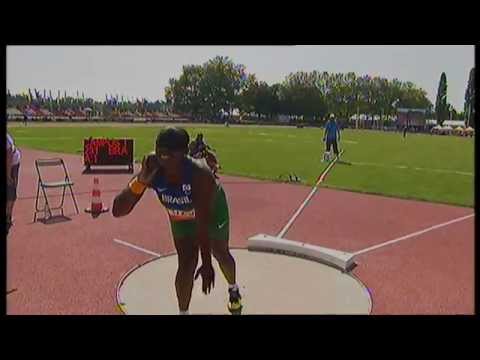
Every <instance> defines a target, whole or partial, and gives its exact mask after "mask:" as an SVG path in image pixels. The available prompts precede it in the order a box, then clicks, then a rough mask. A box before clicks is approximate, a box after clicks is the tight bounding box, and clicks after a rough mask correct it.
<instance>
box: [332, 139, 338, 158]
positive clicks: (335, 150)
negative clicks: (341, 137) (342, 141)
mask: <svg viewBox="0 0 480 360" xmlns="http://www.w3.org/2000/svg"><path fill="white" fill-rule="evenodd" d="M333 152H334V153H335V155H336V156H338V144H337V140H335V141H334V142H333Z"/></svg>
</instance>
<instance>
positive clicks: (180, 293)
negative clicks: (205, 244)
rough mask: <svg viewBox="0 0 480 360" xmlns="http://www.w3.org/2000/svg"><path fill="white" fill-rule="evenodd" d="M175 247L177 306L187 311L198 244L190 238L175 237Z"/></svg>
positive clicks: (195, 266) (196, 261)
mask: <svg viewBox="0 0 480 360" xmlns="http://www.w3.org/2000/svg"><path fill="white" fill-rule="evenodd" d="M174 242H175V248H176V249H177V254H178V269H177V275H176V277H175V289H176V291H177V299H178V308H179V309H180V311H181V312H185V311H188V307H189V305H190V299H191V297H192V289H193V276H194V275H195V269H196V268H197V263H198V246H197V245H195V242H194V241H193V239H192V238H175V237H174Z"/></svg>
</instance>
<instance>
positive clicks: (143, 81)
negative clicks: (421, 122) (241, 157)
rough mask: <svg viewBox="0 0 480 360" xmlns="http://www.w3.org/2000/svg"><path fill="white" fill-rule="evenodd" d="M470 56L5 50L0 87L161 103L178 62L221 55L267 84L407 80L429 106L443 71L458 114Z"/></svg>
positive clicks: (382, 50)
mask: <svg viewBox="0 0 480 360" xmlns="http://www.w3.org/2000/svg"><path fill="white" fill-rule="evenodd" d="M474 51H475V50H474V46H473V45H328V46H327V45H301V46H260V45H259V46H38V45H36V46H7V89H9V90H10V91H11V92H12V93H20V92H22V91H26V90H27V89H28V88H31V89H32V92H33V89H34V88H36V89H38V90H41V91H43V89H47V92H48V90H52V95H53V96H54V97H55V96H56V94H57V91H58V90H60V91H61V93H62V94H63V93H64V91H65V90H66V91H67V94H69V95H75V94H76V92H77V90H78V91H79V92H80V94H81V93H82V92H84V93H85V96H86V97H91V98H94V99H96V100H105V94H109V95H116V94H118V95H124V96H125V97H127V96H128V97H129V98H136V97H144V98H146V99H148V100H150V101H151V100H156V99H161V100H163V99H164V89H165V87H166V86H167V85H168V80H169V78H171V77H175V78H178V76H179V75H180V74H181V71H182V66H183V65H187V64H202V63H204V62H206V61H208V60H209V59H211V58H213V57H215V56H217V55H221V56H229V57H230V58H231V59H232V60H233V61H234V62H235V63H240V64H243V65H245V66H246V69H247V73H255V74H256V75H257V78H258V79H259V80H262V81H266V82H267V83H269V84H273V83H276V82H281V81H283V80H284V78H285V76H287V75H288V74H289V73H292V72H296V71H313V70H317V71H328V72H350V71H351V72H355V73H356V74H357V75H366V74H369V75H372V76H375V75H376V76H381V77H385V78H388V79H394V78H398V79H399V80H401V81H411V82H413V83H414V84H416V85H417V86H419V87H421V88H423V89H424V90H426V91H427V93H428V97H429V98H430V100H431V101H432V103H433V104H435V98H436V95H437V89H438V83H439V80H440V75H441V73H442V72H445V73H446V75H447V82H448V101H449V102H450V103H451V104H452V105H453V106H454V107H455V108H456V109H457V110H459V111H462V110H463V104H464V96H465V89H466V86H467V82H468V76H469V73H470V70H471V68H472V67H474Z"/></svg>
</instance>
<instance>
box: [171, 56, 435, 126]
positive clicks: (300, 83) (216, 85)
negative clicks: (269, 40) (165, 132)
mask: <svg viewBox="0 0 480 360" xmlns="http://www.w3.org/2000/svg"><path fill="white" fill-rule="evenodd" d="M245 70H246V69H245V66H244V65H240V64H235V63H234V62H233V61H232V60H231V59H229V58H228V57H220V56H219V57H215V58H214V59H211V60H209V61H207V62H206V63H204V64H202V65H186V66H183V68H182V73H181V74H180V76H179V77H178V78H171V79H170V80H169V85H168V86H167V87H166V88H165V99H166V103H167V105H168V106H169V107H170V108H171V109H172V111H177V112H184V113H189V114H191V115H192V117H194V118H197V119H204V118H209V119H212V118H213V119H219V118H221V117H222V114H227V116H228V115H231V114H232V112H233V111H234V110H235V109H236V110H238V111H239V112H240V113H242V114H244V115H251V116H255V117H256V118H258V119H272V118H274V117H276V116H278V115H287V116H290V117H293V118H299V117H301V118H303V119H305V120H307V121H321V120H323V119H325V117H326V115H327V114H328V113H334V114H335V115H336V116H337V117H338V118H341V119H349V118H350V117H351V116H352V115H355V114H366V115H369V116H371V117H373V116H378V117H380V118H381V119H386V118H388V117H391V116H393V115H395V114H396V109H397V108H400V107H404V108H421V109H427V110H428V111H429V112H432V111H433V104H432V103H431V102H430V100H429V99H428V98H427V93H426V91H425V90H423V89H420V88H418V87H417V86H415V84H413V83H412V82H402V81H400V80H398V79H393V80H388V79H385V78H382V77H378V76H375V77H372V76H369V75H365V76H358V75H357V74H355V73H353V72H350V73H347V74H343V73H328V72H319V71H312V72H303V71H299V72H296V73H291V74H289V75H288V76H286V77H285V79H284V80H283V81H282V82H281V83H276V84H272V85H269V84H267V83H266V82H264V81H261V80H259V79H258V78H257V76H256V75H255V74H246V72H245Z"/></svg>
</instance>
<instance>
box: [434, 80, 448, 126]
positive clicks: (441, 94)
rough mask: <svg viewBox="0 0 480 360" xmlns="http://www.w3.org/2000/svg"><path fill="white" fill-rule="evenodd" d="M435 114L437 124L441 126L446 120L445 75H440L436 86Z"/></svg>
mask: <svg viewBox="0 0 480 360" xmlns="http://www.w3.org/2000/svg"><path fill="white" fill-rule="evenodd" d="M435 113H436V114H437V124H439V125H442V124H443V122H444V121H445V120H446V119H447V118H448V104H447V75H446V74H445V73H442V75H441V76H440V83H439V85H438V92H437V101H436V103H435Z"/></svg>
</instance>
